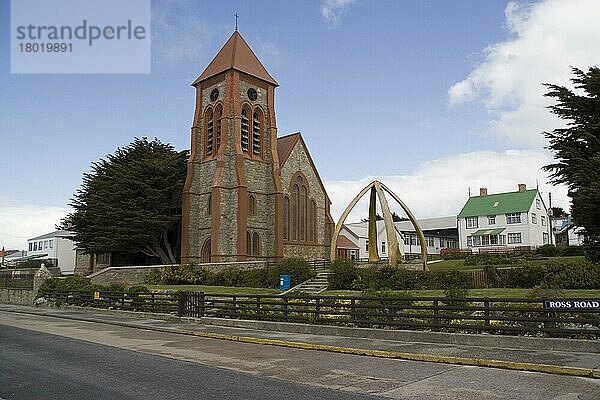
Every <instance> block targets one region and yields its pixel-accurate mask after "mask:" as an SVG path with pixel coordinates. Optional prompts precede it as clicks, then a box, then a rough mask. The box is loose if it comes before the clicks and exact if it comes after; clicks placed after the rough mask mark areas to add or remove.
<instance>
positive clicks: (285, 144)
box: [277, 132, 301, 165]
mask: <svg viewBox="0 0 600 400" xmlns="http://www.w3.org/2000/svg"><path fill="white" fill-rule="evenodd" d="M300 137H301V135H300V132H296V133H292V134H290V135H286V136H282V137H278V138H277V156H278V158H279V165H283V164H285V162H286V161H287V159H288V157H289V156H290V154H291V153H292V149H293V148H294V146H295V145H296V142H297V141H298V140H300Z"/></svg>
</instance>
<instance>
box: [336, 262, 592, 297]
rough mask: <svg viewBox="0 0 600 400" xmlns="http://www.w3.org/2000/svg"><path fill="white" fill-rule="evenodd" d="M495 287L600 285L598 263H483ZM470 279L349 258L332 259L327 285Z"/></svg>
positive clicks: (417, 284)
mask: <svg viewBox="0 0 600 400" xmlns="http://www.w3.org/2000/svg"><path fill="white" fill-rule="evenodd" d="M484 271H485V273H486V274H488V275H490V276H492V277H493V279H494V281H495V284H494V285H493V287H499V288H525V289H532V288H535V287H545V288H558V289H600V265H599V264H594V263H591V262H588V261H570V262H556V261H551V262H549V263H547V264H545V265H531V266H526V267H519V268H512V269H509V270H497V269H496V268H494V267H493V266H487V267H486V268H485V269H484ZM472 287H473V281H472V278H471V276H470V275H469V274H468V273H465V272H460V271H446V272H442V271H412V270H407V269H404V268H402V267H391V266H384V267H383V268H377V267H368V268H358V267H357V266H356V265H355V264H353V263H351V262H334V263H332V268H331V274H330V275H329V289H332V290H361V291H364V290H426V289H443V290H446V289H469V288H472Z"/></svg>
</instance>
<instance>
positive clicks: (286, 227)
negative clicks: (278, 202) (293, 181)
mask: <svg viewBox="0 0 600 400" xmlns="http://www.w3.org/2000/svg"><path fill="white" fill-rule="evenodd" d="M289 239H290V198H289V197H287V196H286V197H284V198H283V240H289Z"/></svg>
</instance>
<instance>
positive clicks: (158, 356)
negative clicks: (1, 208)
mask: <svg viewBox="0 0 600 400" xmlns="http://www.w3.org/2000/svg"><path fill="white" fill-rule="evenodd" d="M157 323H158V322H157ZM163 324H164V322H163ZM15 328H18V329H15ZM48 333H50V334H52V335H57V336H49V335H47V334H48ZM66 338H71V339H76V340H69V339H66ZM0 340H1V342H0V345H1V347H0V349H1V350H0V397H2V398H31V397H30V396H28V395H27V394H31V393H39V392H38V391H39V390H42V389H44V388H50V389H52V390H57V391H61V390H62V388H63V387H64V388H65V389H64V392H66V394H67V395H65V396H63V395H62V394H63V393H59V392H57V395H56V397H55V396H54V393H53V394H52V396H48V395H43V392H42V393H39V395H40V398H65V399H66V398H78V399H79V398H142V397H143V398H145V399H153V398H183V396H186V395H187V394H190V393H192V394H194V395H193V396H192V397H191V398H211V396H212V398H219V399H221V398H222V399H227V398H232V399H233V398H235V399H246V398H248V399H250V398H276V397H283V398H299V399H300V398H323V399H336V398H340V399H341V398H375V397H369V395H378V396H381V397H385V398H398V399H413V400H417V399H428V400H429V399H544V400H546V399H582V400H583V399H599V398H600V380H594V379H588V378H578V377H568V376H557V375H548V374H542V373H527V372H521V371H510V370H501V369H494V368H480V367H470V366H457V365H449V364H440V363H428V362H416V361H407V360H398V359H382V358H374V357H364V356H356V355H350V354H337V353H327V352H321V351H312V350H301V349H293V348H283V347H276V346H265V345H258V344H249V343H238V342H232V341H224V340H216V339H207V338H199V337H194V336H187V335H182V334H177V333H165V332H157V331H150V330H146V329H135V328H130V327H124V326H114V325H108V324H102V323H92V322H82V321H74V320H64V319H60V318H55V317H48V316H39V315H38V316H34V315H25V314H18V313H10V312H0ZM81 340H84V341H85V342H82V341H81ZM99 345H103V346H99ZM106 346H110V347H106ZM4 349H8V351H5V350H4ZM124 350H133V351H135V352H131V351H124ZM150 354H152V355H150ZM176 360H179V361H176ZM182 361H188V362H182ZM215 367H216V368H215ZM15 371H19V372H15ZM23 371H27V372H23ZM273 378H277V379H279V380H273ZM30 382H31V383H30ZM291 382H296V383H295V384H294V383H291ZM28 385H30V387H31V389H28ZM63 385H65V386H63ZM104 387H106V388H107V389H106V393H105V394H106V395H105V396H104V397H103V396H100V393H102V390H103V389H102V388H104ZM332 389H333V390H332ZM17 390H29V392H22V393H24V394H23V395H20V394H19V393H21V392H15V391H17ZM13 392H15V393H17V394H15V395H12V394H11V393H13ZM88 393H89V394H90V395H89V397H86V396H84V395H82V394H88ZM69 396H71V397H69ZM135 396H139V397H135ZM169 396H171V397H169ZM228 396H229V397H228ZM302 396H304V397H302ZM353 396H355V397H353ZM361 396H363V397H361Z"/></svg>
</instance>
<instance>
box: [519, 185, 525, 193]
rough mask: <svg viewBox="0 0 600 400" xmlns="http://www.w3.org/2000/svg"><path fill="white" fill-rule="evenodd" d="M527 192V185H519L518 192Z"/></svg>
mask: <svg viewBox="0 0 600 400" xmlns="http://www.w3.org/2000/svg"><path fill="white" fill-rule="evenodd" d="M525 190H527V185H526V184H524V183H519V192H524V191H525Z"/></svg>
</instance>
